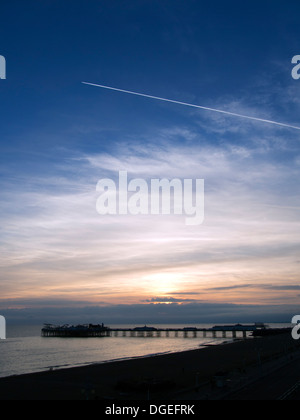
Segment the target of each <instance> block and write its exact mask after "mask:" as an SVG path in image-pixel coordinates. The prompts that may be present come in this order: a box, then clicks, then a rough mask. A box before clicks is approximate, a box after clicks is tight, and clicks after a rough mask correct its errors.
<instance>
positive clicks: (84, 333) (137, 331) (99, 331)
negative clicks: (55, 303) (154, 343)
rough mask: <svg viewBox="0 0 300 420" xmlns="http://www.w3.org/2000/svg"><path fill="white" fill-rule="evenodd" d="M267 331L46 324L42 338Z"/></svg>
mask: <svg viewBox="0 0 300 420" xmlns="http://www.w3.org/2000/svg"><path fill="white" fill-rule="evenodd" d="M262 329H265V326H264V325H263V324H259V325H258V324H254V325H240V324H237V325H223V326H215V327H212V328H196V327H184V328H155V327H147V326H146V325H145V326H144V327H135V328H109V327H105V326H104V325H103V324H99V325H93V324H88V325H77V326H73V325H63V326H54V325H51V324H46V325H45V326H44V328H43V329H42V337H111V336H113V337H166V338H168V337H183V338H189V337H193V338H197V337H203V338H227V337H228V336H229V337H233V338H247V337H248V336H250V335H251V333H254V332H257V331H258V330H262Z"/></svg>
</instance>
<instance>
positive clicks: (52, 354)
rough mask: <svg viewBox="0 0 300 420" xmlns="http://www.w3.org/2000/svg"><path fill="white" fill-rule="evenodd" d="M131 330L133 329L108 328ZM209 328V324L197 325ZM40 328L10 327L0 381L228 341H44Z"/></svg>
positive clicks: (1, 344)
mask: <svg viewBox="0 0 300 420" xmlns="http://www.w3.org/2000/svg"><path fill="white" fill-rule="evenodd" d="M153 326H155V327H161V328H171V327H175V328H182V327H183V326H182V325H176V326H174V325H172V326H170V325H153ZM111 327H112V328H113V327H122V328H126V327H128V328H132V325H118V326H111ZM197 327H198V328H210V327H212V325H211V324H209V325H208V324H202V325H197ZM41 328H42V326H41V325H38V326H10V327H8V329H7V339H6V340H0V377H6V376H11V375H20V374H24V373H33V372H40V371H45V370H49V369H61V368H70V367H75V366H84V365H87V364H93V363H103V362H108V361H112V360H120V359H121V360H122V359H128V358H136V357H143V356H149V355H157V354H164V353H171V352H179V351H185V350H191V349H197V348H201V347H203V346H205V345H216V344H221V343H223V342H224V341H226V342H229V341H231V340H232V339H231V338H230V334H228V338H226V339H224V338H210V337H207V338H202V337H199V336H198V337H197V338H194V337H192V334H190V336H189V337H188V338H184V337H173V336H172V335H173V334H172V333H171V334H170V337H168V338H166V337H160V338H157V337H121V336H120V337H102V338H44V337H41Z"/></svg>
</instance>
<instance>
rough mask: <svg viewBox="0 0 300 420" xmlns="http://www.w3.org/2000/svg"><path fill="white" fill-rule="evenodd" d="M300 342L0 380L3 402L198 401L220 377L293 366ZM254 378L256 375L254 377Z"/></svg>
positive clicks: (255, 343) (253, 343)
mask: <svg viewBox="0 0 300 420" xmlns="http://www.w3.org/2000/svg"><path fill="white" fill-rule="evenodd" d="M299 350H300V343H299V342H298V341H295V340H293V339H292V337H291V335H290V333H286V334H283V335H279V336H271V337H263V338H250V339H247V340H237V341H235V342H233V343H228V344H222V345H214V346H207V347H206V348H202V349H197V350H190V351H183V352H179V353H171V354H165V355H159V356H153V357H140V358H136V359H131V360H123V361H113V362H109V363H101V364H93V365H88V366H84V367H77V368H69V369H60V370H48V371H46V372H40V373H34V374H26V375H20V376H12V377H7V378H1V379H0V399H1V400H86V399H98V400H103V399H107V400H114V399H116V400H135V399H137V400H147V399H150V398H151V399H171V400H172V399H181V398H183V399H184V398H197V395H198V394H196V393H195V392H196V391H197V392H198V391H199V389H201V388H202V387H203V390H204V389H206V390H208V391H209V390H210V391H212V390H214V389H216V388H217V386H218V385H217V382H216V377H221V378H224V380H225V378H228V377H232V376H233V375H246V374H247V372H250V371H251V372H253V371H254V370H257V372H258V373H259V370H261V369H263V366H264V365H265V364H267V363H276V361H277V360H280V359H284V360H285V361H286V362H292V360H294V358H296V357H297V355H298V353H299ZM251 374H252V373H251Z"/></svg>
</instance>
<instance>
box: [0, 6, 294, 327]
mask: <svg viewBox="0 0 300 420" xmlns="http://www.w3.org/2000/svg"><path fill="white" fill-rule="evenodd" d="M299 14H300V4H299V3H298V2H297V1H294V0H293V1H292V0H287V1H282V0H280V1H279V0H260V1H257V0H251V1H249V0H245V1H243V2H240V1H235V0H228V1H224V0H222V1H221V0H213V1H204V0H184V1H182V0H163V1H161V0H160V1H156V0H127V1H121V0H110V1H104V0H97V1H96V0H88V1H83V0H73V1H72V2H70V1H67V0H63V1H61V0H60V1H58V0H44V1H43V2H40V1H37V0H28V1H26V2H24V1H23V0H19V1H18V0H10V1H7V0H4V1H2V2H1V16H0V40H1V41H0V55H2V56H4V57H5V59H6V80H0V98H1V114H0V122H1V125H0V127H1V134H0V191H1V193H0V220H1V223H0V266H1V270H0V313H1V314H2V315H5V316H6V317H7V318H8V321H9V320H15V321H16V322H17V321H24V322H25V321H26V322H27V321H29V320H31V321H32V322H33V321H36V322H44V321H45V322H52V321H55V322H60V321H63V322H68V321H73V320H77V322H81V320H86V321H87V322H89V321H91V322H96V321H99V322H104V323H108V324H109V323H113V322H121V321H126V322H135V321H136V322H141V323H149V322H159V323H163V322H168V323H170V322H176V323H178V322H179V323H184V322H193V323H199V322H204V321H206V322H225V321H232V322H240V321H244V320H245V321H254V320H256V321H260V320H261V321H265V320H266V321H268V322H272V321H286V320H288V321H290V319H291V317H292V316H293V315H295V314H297V313H299V310H300V308H299V298H300V281H299V280H300V278H299V271H300V265H299V264H300V257H299V255H300V253H299V250H300V240H299V238H300V217H299V210H300V194H299V192H300V191H299V190H300V187H299V175H300V169H299V165H300V131H299V130H295V129H292V128H288V127H281V126H276V125H272V124H269V123H266V122H260V121H255V120H249V119H244V118H239V117H235V116H231V115H227V114H220V113H215V112H212V111H209V110H204V109H196V108H190V107H186V106H183V105H180V104H175V103H167V102H162V101H157V100H155V99H150V98H146V97H139V96H134V95H129V94H126V93H122V92H117V91H110V90H105V89H101V88H97V87H94V86H89V85H84V84H82V82H90V83H94V84H100V85H106V86H112V87H116V88H119V89H124V90H129V91H134V92H139V93H143V94H147V95H152V96H158V97H162V98H167V99H171V100H174V101H179V102H185V103H191V104H195V105H200V106H204V107H209V108H214V109H219V110H223V111H227V112H231V113H238V114H242V115H246V116H250V117H254V118H259V119H265V120H272V121H276V122H280V123H283V124H287V125H291V126H298V127H300V117H299V115H300V113H299V111H300V80H294V79H293V78H292V69H293V65H292V58H293V57H294V56H295V55H299V54H300V45H299V39H300V29H299V23H298V17H299ZM119 171H127V172H128V177H129V179H143V180H146V181H147V182H150V180H151V179H155V178H156V179H163V178H167V179H169V180H172V179H174V178H179V179H181V180H183V179H193V180H196V179H204V181H205V219H204V222H203V224H201V225H199V226H186V224H185V223H184V217H183V216H179V215H174V214H171V215H151V214H149V215H136V216H133V215H118V214H117V215H106V216H101V215H99V214H98V213H97V211H96V202H97V199H98V197H99V192H97V191H96V186H97V183H98V181H99V180H100V179H105V178H108V179H112V180H115V181H116V180H117V178H118V174H119Z"/></svg>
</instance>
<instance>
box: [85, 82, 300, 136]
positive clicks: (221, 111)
mask: <svg viewBox="0 0 300 420" xmlns="http://www.w3.org/2000/svg"><path fill="white" fill-rule="evenodd" d="M82 83H83V84H84V85H90V86H96V87H99V88H102V89H109V90H115V91H117V92H123V93H128V94H130V95H137V96H143V97H144V98H150V99H156V100H158V101H164V102H171V103H173V104H179V105H185V106H189V107H192V108H198V109H205V110H206V111H213V112H218V113H220V114H226V115H231V116H233V117H239V118H247V119H248V120H253V121H259V122H263V123H268V124H274V125H279V126H280V127H287V128H293V129H294V130H300V127H295V126H294V125H290V124H284V123H280V122H276V121H271V120H265V119H262V118H256V117H249V116H248V115H242V114H237V113H235V112H229V111H223V110H221V109H215V108H208V107H206V106H201V105H194V104H189V103H187V102H180V101H174V100H173V99H166V98H160V97H158V96H152V95H146V94H145V93H138V92H131V91H130V90H124V89H118V88H114V87H110V86H104V85H98V84H95V83H88V82H82Z"/></svg>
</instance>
